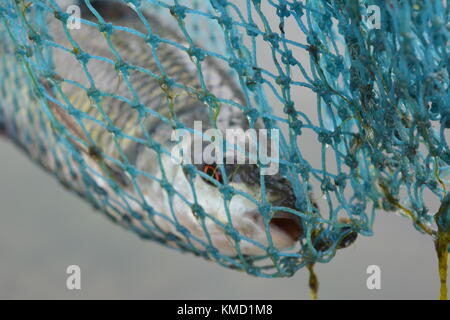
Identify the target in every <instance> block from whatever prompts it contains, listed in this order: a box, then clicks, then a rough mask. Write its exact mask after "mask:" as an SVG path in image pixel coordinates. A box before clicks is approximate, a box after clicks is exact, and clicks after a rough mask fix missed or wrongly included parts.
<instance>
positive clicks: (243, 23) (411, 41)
mask: <svg viewBox="0 0 450 320" xmlns="http://www.w3.org/2000/svg"><path fill="white" fill-rule="evenodd" d="M82 2H83V3H84V6H85V7H86V8H88V9H89V10H90V11H91V12H92V13H93V14H94V16H95V20H96V21H88V20H84V19H82V20H81V24H82V26H83V25H89V26H94V27H95V30H96V32H98V33H99V34H102V35H104V37H105V38H107V37H108V36H110V35H111V34H114V33H115V32H119V31H124V30H125V31H126V32H128V33H129V34H130V35H133V36H136V37H140V38H141V41H143V42H146V43H147V44H148V47H149V54H153V55H155V54H157V53H156V51H155V50H153V51H152V48H157V47H158V46H159V45H161V44H167V45H170V46H171V47H172V48H173V50H175V51H179V52H183V53H184V54H185V55H186V57H188V58H189V59H190V60H191V63H192V65H193V66H194V68H195V70H196V76H197V77H198V79H199V81H200V82H203V79H204V74H203V71H202V70H203V69H202V63H203V61H204V60H205V59H212V60H215V61H216V62H217V63H218V64H220V65H221V66H222V68H223V69H224V70H225V71H226V72H227V77H229V78H230V79H232V80H233V81H234V83H235V84H236V86H237V87H238V88H239V91H240V92H241V94H242V96H243V97H244V98H243V99H242V100H240V101H238V100H230V99H226V98H223V97H220V96H216V95H215V94H214V93H213V92H211V91H210V90H208V88H207V87H205V86H203V87H202V88H200V89H195V90H192V92H191V94H194V95H196V96H197V97H199V99H201V101H203V102H204V104H205V105H206V106H207V109H208V110H210V111H212V113H216V112H217V111H218V108H220V105H228V106H231V107H232V108H235V109H236V110H240V111H241V112H243V113H245V115H246V117H247V119H248V120H249V123H250V126H252V125H253V124H255V123H257V122H258V121H260V122H262V123H263V124H264V127H265V128H268V129H273V128H275V129H280V130H281V135H280V154H279V155H280V157H279V171H280V175H282V176H283V177H284V178H285V179H286V181H288V182H289V184H290V185H291V187H292V190H293V193H294V195H295V206H293V208H283V210H284V211H286V212H289V213H290V214H292V215H295V216H297V217H299V218H300V221H301V224H302V229H303V233H302V236H301V237H300V238H299V239H298V241H297V244H296V245H295V246H293V247H292V248H284V249H279V248H277V247H276V246H275V245H274V244H273V242H272V241H271V235H270V232H269V228H268V226H269V222H270V220H271V217H272V216H273V214H274V212H275V211H278V210H281V209H280V208H277V207H276V206H274V205H273V204H272V203H270V202H269V201H267V199H265V197H264V196H262V197H255V195H251V194H247V195H245V196H246V197H248V198H249V199H251V200H252V201H253V202H254V203H255V204H256V206H257V208H258V211H259V213H260V215H261V217H262V219H263V220H264V223H265V225H266V227H267V228H266V231H267V232H266V237H267V241H266V242H264V243H263V242H258V241H256V240H254V239H251V238H249V237H247V236H245V235H243V234H242V233H240V232H238V231H237V229H236V227H235V226H234V225H233V223H232V222H233V221H232V220H231V218H230V213H229V210H230V209H229V202H230V200H231V198H232V197H233V196H234V195H235V194H236V192H237V191H236V190H235V189H234V188H233V187H232V186H231V185H230V184H229V183H227V181H226V179H225V181H221V184H220V187H219V189H220V192H221V193H222V195H223V198H224V202H223V206H224V207H225V212H226V213H227V217H228V219H227V221H218V220H217V218H216V217H214V216H213V215H212V214H211V213H210V212H207V211H205V210H204V209H203V208H202V206H201V205H200V204H199V203H198V202H197V201H196V200H195V197H194V200H193V201H188V200H187V199H182V201H185V202H186V203H187V205H188V206H189V207H190V208H192V211H193V212H194V213H195V214H196V217H197V219H199V225H200V226H202V227H203V229H202V230H203V232H204V234H205V236H204V237H199V236H197V235H194V234H192V233H191V232H189V230H188V229H187V228H185V226H183V225H182V224H180V223H179V221H178V220H177V219H176V216H174V215H173V214H172V212H158V210H155V208H154V206H153V205H152V203H148V202H147V201H146V200H145V198H144V197H140V195H141V193H140V192H139V190H140V188H141V186H140V184H139V176H142V175H144V176H145V175H146V173H145V172H141V171H140V170H139V168H136V167H135V166H134V165H133V164H132V161H128V160H127V158H126V156H124V154H125V153H123V152H122V153H121V152H119V155H117V156H116V157H115V158H112V159H108V160H109V161H110V162H114V163H115V165H117V166H118V167H120V168H122V170H123V171H126V172H127V173H128V174H129V176H131V177H132V180H133V192H129V191H128V190H124V188H122V187H121V186H120V184H118V183H117V181H115V179H112V178H111V177H110V176H108V175H106V174H104V173H102V172H98V171H96V170H93V169H92V167H91V165H90V162H87V161H86V158H85V157H83V155H82V153H81V152H80V150H79V148H77V147H76V146H75V145H74V143H73V140H76V137H73V134H72V132H71V131H70V128H67V125H65V124H64V123H62V122H61V121H59V119H58V116H57V114H55V109H54V108H52V107H51V106H49V104H50V103H54V104H56V105H57V106H58V108H61V109H62V110H65V111H66V112H67V113H68V114H70V116H71V117H73V118H74V119H75V120H76V121H78V122H79V123H81V121H80V120H82V119H84V118H88V117H89V115H88V114H86V112H84V111H83V110H80V109H79V108H77V106H76V105H72V104H71V102H70V100H69V99H66V100H64V99H56V98H55V96H52V95H50V94H49V91H48V88H46V86H45V82H43V81H42V79H44V80H45V81H48V82H49V83H56V84H61V83H64V82H65V81H66V79H64V78H61V77H58V75H57V74H55V72H54V69H53V64H52V50H53V49H54V48H55V47H58V48H61V49H65V50H66V51H67V53H68V54H71V55H74V56H76V58H77V59H78V61H79V63H80V65H81V66H85V65H86V64H87V62H88V61H89V60H91V62H92V60H95V62H97V61H103V62H107V63H110V64H111V65H113V66H114V67H115V68H116V71H117V74H119V75H120V77H121V79H123V80H124V81H126V79H127V76H128V71H129V70H130V69H132V68H133V65H132V63H131V62H129V61H128V60H127V56H122V57H121V59H118V58H117V56H114V55H113V58H105V57H94V56H92V54H90V53H89V52H88V51H84V50H83V49H82V48H83V44H82V43H77V41H75V40H74V38H73V37H72V36H71V34H72V32H71V31H70V30H69V29H68V28H67V21H68V20H69V18H70V15H69V14H68V13H67V12H66V10H65V7H64V6H63V5H62V2H61V1H54V0H29V1H19V0H18V1H13V0H4V1H2V2H1V4H0V22H1V24H0V39H1V45H0V53H1V58H0V59H1V64H0V75H1V84H0V90H1V91H0V92H1V96H2V99H1V101H0V123H2V124H3V126H4V127H5V128H4V129H5V130H6V134H7V135H8V136H9V137H11V139H13V140H14V141H15V142H16V143H17V144H18V145H19V146H20V147H21V148H23V149H24V150H25V151H26V152H27V153H28V154H29V155H30V156H31V157H32V158H33V159H34V160H35V161H37V162H39V163H40V164H41V165H42V166H43V167H44V168H46V169H48V170H49V171H51V172H52V173H53V174H54V175H55V176H57V177H58V178H59V179H60V180H61V181H62V182H63V184H64V185H66V186H67V187H68V188H69V189H71V190H74V191H75V192H78V193H79V194H80V195H81V196H82V197H84V198H85V199H87V200H89V201H90V202H91V203H92V204H93V205H94V206H95V207H96V208H97V209H99V210H100V211H102V212H103V213H105V215H106V216H108V217H109V218H111V219H112V220H113V221H115V222H117V223H119V224H121V225H123V226H124V227H125V228H127V229H131V230H132V231H134V232H136V233H137V234H139V235H140V236H141V237H143V238H145V239H151V240H154V241H158V242H160V243H161V244H164V245H167V246H170V247H173V248H177V249H180V250H181V251H183V252H186V251H189V252H192V253H194V254H196V255H199V256H202V257H204V258H206V259H210V260H213V261H215V262H217V263H219V264H221V265H223V266H226V267H230V268H234V269H238V270H242V271H245V272H247V273H249V274H251V275H255V276H261V277H285V276H291V275H293V274H294V273H295V272H296V271H297V270H299V269H300V268H302V267H304V266H307V265H311V264H313V263H316V262H321V263H325V262H328V261H330V260H331V259H332V258H333V257H334V255H335V254H336V251H337V250H338V249H340V248H343V247H345V246H347V245H349V244H351V243H352V242H353V241H355V238H356V235H357V234H359V235H364V236H370V235H372V225H373V222H374V219H375V213H376V212H377V211H396V212H398V213H400V214H402V215H405V216H406V217H408V218H409V219H410V220H411V221H412V222H413V225H414V226H415V227H416V228H417V229H418V230H419V231H420V232H423V233H426V234H429V235H431V236H432V237H433V239H435V240H436V239H440V240H442V239H444V238H445V236H444V235H447V239H448V234H449V232H450V231H449V230H450V222H449V221H450V213H449V212H448V210H447V205H448V200H446V199H447V198H446V195H447V189H446V188H447V185H448V181H447V175H448V173H449V169H450V167H449V164H450V150H449V147H448V144H447V141H446V129H447V128H449V127H450V109H449V106H450V93H449V68H450V60H449V57H450V56H449V53H450V49H449V45H448V41H449V35H450V30H449V10H450V6H449V2H448V1H447V2H445V1H442V0H428V1H422V0H389V1H387V0H372V1H356V0H336V1H328V0H306V1H297V0H291V1H287V0H239V1H238V0H233V1H232V0H205V1H196V0H185V1H181V0H167V1H166V0H148V1H144V0H142V1H141V0H122V1H120V2H121V3H124V4H126V5H128V6H129V7H132V9H133V10H134V11H135V12H136V14H137V16H139V19H141V20H142V21H143V22H142V23H143V25H144V26H145V28H144V29H145V33H143V32H141V31H136V30H132V29H129V28H126V27H123V26H116V25H114V24H112V23H108V22H107V21H105V20H103V18H102V16H101V14H100V13H99V12H98V11H96V10H95V8H94V6H92V5H91V2H93V1H82ZM146 12H150V13H152V14H153V15H157V16H158V17H159V18H160V19H161V21H164V22H165V23H167V25H170V26H171V27H172V28H174V29H176V30H178V32H179V34H180V36H181V37H183V42H184V43H185V44H181V43H180V42H177V41H176V40H173V39H166V38H164V37H161V36H159V35H157V34H154V33H153V32H152V30H151V28H150V26H149V25H146V24H145V22H144V21H145V13H146ZM49 21H53V22H56V23H59V24H60V25H61V27H62V28H64V30H65V31H66V36H67V39H68V41H69V42H68V44H69V45H64V44H62V43H55V42H54V41H53V40H52V39H53V38H52V33H51V30H50V28H49V27H48V26H49V23H50V22H49ZM110 50H111V52H115V48H114V46H113V45H112V43H110ZM102 58H103V60H102ZM122 59H123V60H122ZM98 63H100V62H98ZM159 67H160V68H159V71H158V72H153V70H141V71H142V72H144V73H145V74H146V75H147V76H148V77H152V78H154V79H157V80H158V81H159V83H160V84H161V88H159V89H158V90H166V89H167V88H184V87H185V84H184V83H183V82H182V81H178V79H174V78H172V77H171V76H170V75H169V74H168V73H166V72H165V70H164V66H163V65H162V64H161V65H160V66H159ZM85 72H86V73H87V77H89V70H88V68H85ZM90 79H94V77H91V78H90ZM69 81H70V80H69ZM75 85H76V84H75ZM79 86H80V87H81V85H80V84H79ZM56 87H57V86H56ZM83 89H84V90H85V91H86V93H87V95H88V96H89V97H90V99H91V102H92V104H93V106H94V108H101V103H100V102H101V100H102V99H103V97H104V96H102V94H103V93H102V91H101V90H99V89H98V88H97V87H96V86H95V81H93V80H92V82H91V87H83ZM55 90H56V89H55ZM186 90H189V88H187V89H186ZM168 91H170V90H168ZM307 97H313V101H314V103H311V101H309V100H308V98H307ZM124 100H125V99H124ZM126 102H127V103H128V104H129V107H130V108H134V109H135V110H138V112H139V117H140V118H149V117H158V118H159V119H162V121H166V122H167V123H171V124H172V125H173V126H174V128H186V126H185V125H184V124H183V123H181V122H177V121H173V119H170V118H169V117H167V116H165V115H163V114H157V113H151V111H149V109H148V106H146V105H145V104H142V103H140V101H139V97H136V99H135V100H134V101H130V100H129V99H128V100H126ZM36 106H38V107H36ZM99 112H102V110H99ZM102 114H103V117H102V118H101V120H98V119H97V122H98V123H97V125H98V126H102V127H103V128H106V129H107V130H109V132H110V135H111V137H112V139H113V140H114V141H115V142H116V145H117V148H118V149H121V139H124V135H121V132H120V128H119V130H117V129H118V128H117V127H115V126H114V122H113V121H111V120H110V118H109V117H110V116H111V115H109V114H107V112H106V113H105V112H103V113H102ZM122 134H123V132H122ZM125 135H126V138H127V139H131V140H133V141H134V142H135V143H136V144H142V145H144V146H145V148H149V149H152V150H154V151H155V152H156V153H157V154H167V153H170V150H166V149H165V148H164V147H163V146H161V145H160V144H158V143H155V142H154V140H153V139H152V136H151V134H147V135H144V136H137V135H136V136H131V137H130V136H128V135H127V134H125ZM96 144H97V142H96V141H95V139H92V141H91V145H90V146H89V151H90V156H91V157H92V158H97V160H98V161H101V160H99V159H101V158H102V157H103V158H105V157H108V155H105V154H101V151H98V150H101V149H100V148H98V149H96V148H95V147H96ZM96 150H97V152H96ZM185 170H186V171H188V172H189V175H188V176H189V177H192V179H194V177H195V176H196V175H202V174H204V172H202V171H201V170H198V168H196V167H195V166H188V165H187V166H186V167H185ZM220 170H224V169H223V167H221V168H220ZM223 172H224V171H223ZM70 176H73V179H69V178H68V177H70ZM147 177H148V178H149V179H156V177H153V176H150V175H148V173H147ZM97 178H101V179H102V181H104V184H105V186H107V187H108V190H109V191H108V192H107V193H105V188H106V187H104V186H103V187H102V186H101V185H99V183H98V182H96V181H97V180H98V179H97ZM158 179H159V178H158ZM158 181H159V182H160V185H161V188H162V189H163V190H165V192H167V193H168V194H170V197H169V199H170V201H172V200H173V199H176V198H177V197H178V198H182V195H181V194H180V193H179V191H178V190H176V188H173V186H172V185H171V182H170V181H169V180H168V179H167V178H166V177H164V176H163V177H162V178H160V180H158ZM192 181H193V180H191V182H192ZM189 188H192V189H193V190H192V192H193V193H195V186H194V184H193V183H191V184H190V185H189ZM264 191H265V188H264V179H261V192H262V193H264ZM441 202H442V206H441ZM169 207H170V210H169V211H172V203H170V206H169ZM157 218H159V219H160V220H161V219H164V221H166V222H167V223H170V224H171V225H173V228H174V230H175V231H174V232H167V230H164V229H163V228H160V226H159V225H158V223H157V222H156V221H157ZM211 221H212V222H213V223H215V224H217V225H218V226H219V227H220V228H221V229H222V230H223V232H224V234H226V236H227V239H228V240H229V241H230V242H231V243H232V246H233V247H234V249H235V254H224V253H222V252H221V250H220V248H217V246H216V245H215V243H214V241H212V240H211V237H209V236H208V229H207V228H206V227H205V225H206V223H211ZM441 242H442V241H441ZM441 242H439V241H437V243H441ZM243 243H252V244H253V245H254V246H256V247H258V248H259V249H260V254H257V255H251V254H246V253H245V252H244V253H243V252H242V250H241V249H240V248H241V246H242V245H243ZM442 243H444V244H442ZM442 243H441V244H440V245H437V247H439V248H440V249H439V250H440V252H441V254H444V253H443V251H445V252H447V250H446V248H447V244H448V242H445V241H443V242H442ZM442 246H445V250H442ZM439 250H438V251H439Z"/></svg>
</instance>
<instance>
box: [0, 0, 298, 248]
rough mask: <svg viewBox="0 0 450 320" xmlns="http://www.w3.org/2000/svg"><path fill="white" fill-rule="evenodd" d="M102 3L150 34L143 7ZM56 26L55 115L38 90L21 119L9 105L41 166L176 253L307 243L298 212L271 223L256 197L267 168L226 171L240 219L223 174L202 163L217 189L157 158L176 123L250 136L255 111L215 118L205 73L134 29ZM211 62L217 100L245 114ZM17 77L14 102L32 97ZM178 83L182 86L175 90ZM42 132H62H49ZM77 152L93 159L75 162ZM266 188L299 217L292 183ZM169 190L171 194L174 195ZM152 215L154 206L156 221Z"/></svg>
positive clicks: (16, 128) (109, 14)
mask: <svg viewBox="0 0 450 320" xmlns="http://www.w3.org/2000/svg"><path fill="white" fill-rule="evenodd" d="M108 2H109V1H108ZM91 3H92V5H93V7H94V8H95V9H96V10H97V11H98V13H99V14H100V15H101V16H102V17H103V18H104V19H105V21H106V22H107V23H111V24H113V25H114V26H124V27H128V28H132V29H134V30H137V31H138V32H141V33H142V34H143V35H144V36H146V37H147V36H148V30H147V28H146V27H145V26H144V24H143V23H142V21H141V20H140V19H139V18H138V16H137V14H136V12H135V11H134V10H132V9H131V8H129V7H127V6H125V5H120V4H118V3H115V4H114V5H112V4H110V3H111V2H109V3H106V2H103V1H91ZM82 12H83V16H82V17H83V18H84V19H87V20H90V21H92V22H96V23H97V22H98V21H97V18H96V17H95V16H94V15H93V14H92V13H91V11H90V10H89V9H88V8H83V10H82ZM145 18H146V20H147V21H148V23H149V24H150V26H151V28H152V31H153V36H152V38H151V39H155V37H160V38H162V39H170V40H172V41H174V42H176V43H179V44H182V45H183V46H185V47H189V45H188V43H187V42H186V40H185V39H184V37H183V36H181V35H180V32H178V31H176V30H173V29H172V28H171V27H169V26H166V25H165V24H164V23H163V22H162V21H160V19H159V18H158V17H157V16H154V15H152V14H151V13H146V14H145ZM50 20H51V21H50V22H49V25H48V28H49V34H50V35H51V39H48V42H47V44H48V45H52V46H54V48H53V49H52V55H53V59H52V63H53V65H54V74H53V75H51V76H50V77H47V78H43V77H42V78H40V79H39V81H38V86H40V88H41V89H44V90H45V91H46V93H47V94H46V105H47V107H48V109H47V111H45V108H46V107H45V106H43V105H42V103H39V101H38V99H34V98H33V93H32V92H29V95H28V96H30V97H31V98H29V100H26V99H25V98H22V102H21V103H22V104H19V105H20V106H21V107H20V108H19V110H18V111H17V108H16V109H15V110H16V111H14V108H9V109H8V107H5V108H4V112H5V126H6V132H7V134H8V135H9V136H11V137H12V136H14V139H15V140H16V141H17V142H18V143H19V144H21V145H23V146H24V148H26V149H27V152H28V153H30V155H31V156H32V157H33V158H34V159H36V160H37V161H39V162H40V163H41V164H42V165H43V166H44V167H45V168H46V169H47V170H49V171H51V172H53V173H55V174H56V175H57V176H58V178H59V179H60V180H61V181H62V182H63V184H64V185H65V186H67V187H68V188H69V189H71V190H73V191H75V192H77V193H78V194H80V195H82V196H84V197H87V198H88V199H89V200H90V201H91V202H93V203H94V204H95V205H96V206H97V207H99V209H101V210H103V211H104V212H107V213H108V215H109V216H110V217H111V218H112V219H113V220H114V221H116V222H118V223H120V224H122V225H123V226H125V227H126V228H129V229H133V230H134V231H135V232H137V233H139V234H140V235H141V236H143V237H156V238H159V239H162V240H164V241H165V242H169V244H171V245H178V246H180V243H182V246H183V248H185V249H189V248H193V247H195V248H197V249H200V250H205V249H206V248H207V246H208V245H210V246H213V247H215V248H216V249H217V250H219V252H220V253H222V254H225V255H229V256H234V255H236V253H237V250H236V247H237V246H239V248H240V252H241V253H242V254H245V255H260V254H264V253H265V248H266V247H267V246H268V245H269V239H268V238H269V237H268V234H270V238H271V241H272V243H273V245H274V246H275V247H276V248H278V249H280V250H281V249H289V248H292V247H294V246H295V245H296V244H298V242H299V240H300V239H301V238H302V236H303V233H304V232H303V225H302V220H301V219H300V218H299V217H298V216H297V215H295V214H291V213H288V212H283V211H279V212H272V213H270V217H269V219H264V218H263V216H262V215H261V213H260V212H259V210H258V205H257V203H255V201H252V199H250V197H251V198H253V199H255V200H256V201H261V199H262V195H261V186H260V170H259V168H258V166H257V165H252V164H244V165H242V164H241V165H238V164H226V165H225V174H226V176H227V177H228V181H229V183H228V185H229V186H231V187H232V188H233V189H234V190H235V191H237V192H235V193H234V194H233V195H232V197H231V199H230V200H229V201H228V209H229V210H228V212H229V215H228V214H227V210H226V208H227V206H225V205H224V203H225V202H226V201H225V199H224V193H223V190H222V189H221V187H220V186H221V182H222V181H221V180H222V179H223V178H224V177H222V176H221V175H222V172H221V171H220V170H218V169H217V166H215V165H214V164H212V165H211V164H200V165H196V167H197V169H199V170H200V171H203V172H205V173H206V174H207V175H210V176H211V177H212V178H213V179H214V180H216V181H215V182H216V183H214V182H212V181H210V180H208V179H205V178H204V177H202V176H201V175H199V174H196V175H195V176H194V177H192V176H191V175H190V173H189V172H187V171H186V170H185V168H183V166H180V165H179V164H177V163H174V162H173V161H172V159H171V157H170V154H167V153H163V152H157V151H155V150H154V149H152V146H155V145H159V146H161V147H163V148H164V149H166V150H171V148H172V146H173V145H174V142H173V141H171V139H170V137H171V133H172V131H173V129H174V125H173V122H174V121H178V122H181V123H183V124H184V125H185V126H186V127H192V125H193V122H194V121H201V122H202V124H203V127H204V129H207V128H209V127H210V126H211V119H214V117H215V116H217V127H218V128H219V129H220V130H222V131H224V130H225V129H232V128H240V129H246V128H248V127H249V123H248V119H247V118H246V116H245V114H244V113H243V112H242V110H240V109H238V108H236V107H235V106H231V105H228V104H226V103H221V104H220V106H218V109H217V110H219V111H220V112H219V113H218V115H215V114H214V112H213V111H214V110H212V108H209V107H208V105H207V104H205V102H204V101H202V93H203V92H204V90H203V89H202V84H201V83H200V81H199V78H198V76H197V71H196V65H195V63H194V62H193V60H192V59H191V58H190V57H189V55H188V54H186V52H183V51H182V50H179V49H178V48H175V47H174V46H173V45H170V44H167V43H164V42H161V41H160V42H159V43H158V45H157V46H153V47H152V42H151V41H145V39H144V38H142V37H139V36H137V35H135V34H132V33H130V32H128V31H123V30H117V29H113V30H111V29H108V28H109V25H107V24H106V25H105V26H104V30H103V31H104V32H100V31H99V30H98V28H97V27H96V26H90V25H87V24H82V27H81V29H79V30H77V29H73V30H68V32H69V33H70V36H71V37H72V38H73V40H74V42H72V41H69V40H68V37H67V35H66V34H65V31H64V29H63V24H62V22H61V21H58V20H56V19H54V18H53V17H52V19H50ZM147 39H150V38H147ZM154 43H155V42H153V44H154ZM61 46H62V47H64V48H66V50H64V49H62V48H61ZM111 48H114V51H113V50H112V49H111ZM85 53H88V54H89V55H90V56H91V58H89V59H88V58H87V56H86V55H85ZM154 54H155V55H154ZM98 57H103V58H98ZM104 58H106V59H109V60H108V61H109V62H108V61H105V59H104ZM157 61H159V63H160V66H158V63H157ZM201 65H202V74H203V75H204V79H205V85H206V88H207V89H208V91H209V92H211V93H212V95H213V96H216V97H220V98H222V99H227V100H231V101H235V102H237V103H239V104H241V105H245V100H244V97H243V94H242V92H241V90H240V88H239V87H238V86H237V85H236V83H235V81H234V79H233V78H232V77H231V76H230V75H228V74H227V73H226V72H225V71H224V69H223V68H222V66H221V65H220V63H218V62H216V61H214V60H213V59H212V58H210V57H206V58H205V60H204V61H203V62H202V64H201ZM160 67H162V69H163V70H164V72H165V76H163V72H162V70H161V68H160ZM7 68H9V71H10V74H11V76H10V79H9V81H11V83H10V84H7V85H6V86H10V87H9V89H7V90H6V91H7V92H5V93H4V99H5V100H4V101H8V100H9V101H11V100H13V92H14V84H13V82H12V81H13V79H14V78H16V79H17V81H19V82H21V83H22V84H23V86H24V88H26V87H27V86H26V85H25V83H24V80H23V79H21V77H22V76H23V74H22V73H21V72H23V71H20V70H19V71H17V70H16V74H15V75H14V72H12V70H13V69H12V67H11V66H8V67H7ZM14 70H15V69H14ZM143 70H147V72H144V71H143ZM85 71H88V73H89V74H90V75H91V76H92V79H89V77H88V76H87V75H86V72H85ZM152 74H153V75H155V76H156V77H153V76H152ZM168 79H174V80H175V83H178V84H181V86H176V85H173V83H171V82H170V81H169V80H168ZM75 83H78V85H76V84H75ZM80 85H81V86H82V87H83V88H81V87H80ZM28 87H29V86H28ZM23 90H25V91H29V90H28V89H23ZM23 93H24V92H23ZM23 96H26V94H25V93H24V94H23ZM11 105H13V104H11ZM30 114H31V115H32V118H35V119H41V121H36V122H33V123H30V122H28V121H27V120H26V118H27V115H30ZM158 115H159V116H160V117H161V118H163V119H165V120H161V119H160V117H159V116H158ZM49 118H53V121H51V119H49ZM37 122H39V123H40V124H39V123H37ZM55 123H56V124H57V125H55ZM42 126H43V127H45V128H47V129H48V131H47V132H50V134H43V133H42V132H43V129H42ZM44 131H45V130H44ZM27 132H33V134H31V135H30V134H27ZM52 133H53V134H52ZM30 136H31V138H30ZM61 137H64V139H60V138H61ZM42 141H44V143H42ZM62 141H63V142H62ZM70 150H72V151H73V150H75V151H76V153H78V154H79V155H81V157H77V156H73V155H72V153H73V152H71V151H70ZM156 150H158V148H156ZM57 159H60V160H59V161H58V160H57ZM129 168H132V169H130V170H128V169H129ZM264 179H265V186H266V190H265V197H266V199H267V201H268V202H270V203H271V204H273V205H274V206H278V207H286V208H291V209H295V196H294V193H293V191H292V188H291V186H290V183H289V181H288V180H287V179H285V178H283V177H282V176H280V175H273V176H265V177H264ZM162 181H166V182H167V183H168V184H169V185H171V187H169V190H171V191H170V192H168V190H166V188H165V187H167V184H164V183H162ZM244 193H245V194H247V195H249V196H250V197H246V196H244V195H242V194H244ZM193 203H197V205H198V206H193V205H192V204H193ZM194 207H195V208H199V207H201V208H203V211H201V212H206V213H208V215H209V216H210V217H208V216H207V217H205V218H202V217H199V213H198V212H196V210H194V209H193V208H194ZM149 208H152V209H153V210H150V211H151V213H149ZM130 213H131V214H130ZM177 226H182V227H183V228H184V229H180V228H178V227H177ZM227 226H230V227H232V229H233V230H236V231H237V232H238V233H239V235H240V237H241V240H240V241H239V243H238V244H237V243H236V241H235V239H233V236H232V235H231V234H230V233H229V232H226V231H225V230H224V229H227ZM183 230H187V231H188V233H189V234H190V236H186V234H185V233H184V232H183ZM168 234H171V235H172V236H173V237H172V238H170V237H168V236H167V235H168ZM255 242H256V243H259V245H255Z"/></svg>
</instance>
